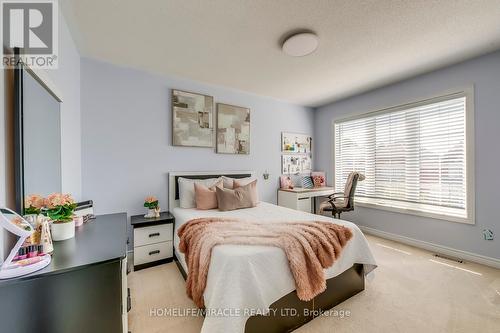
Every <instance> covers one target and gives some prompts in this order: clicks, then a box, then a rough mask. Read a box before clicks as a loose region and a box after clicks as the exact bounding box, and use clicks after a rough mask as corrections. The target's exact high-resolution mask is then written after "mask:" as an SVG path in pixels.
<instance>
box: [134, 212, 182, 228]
mask: <svg viewBox="0 0 500 333" xmlns="http://www.w3.org/2000/svg"><path fill="white" fill-rule="evenodd" d="M174 220H175V218H174V216H173V215H172V214H170V213H169V212H161V213H160V217H154V218H150V219H148V218H145V217H144V214H141V215H134V216H132V217H131V218H130V224H132V226H133V227H134V228H140V227H148V226H151V225H158V224H168V223H174Z"/></svg>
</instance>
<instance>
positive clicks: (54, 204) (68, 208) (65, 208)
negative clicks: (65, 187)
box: [44, 193, 76, 223]
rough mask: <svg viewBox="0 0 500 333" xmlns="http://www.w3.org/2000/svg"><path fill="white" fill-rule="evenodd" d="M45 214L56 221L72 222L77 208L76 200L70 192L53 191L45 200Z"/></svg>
mask: <svg viewBox="0 0 500 333" xmlns="http://www.w3.org/2000/svg"><path fill="white" fill-rule="evenodd" d="M44 205H45V208H44V214H46V215H47V216H48V217H49V218H50V219H51V220H52V221H54V223H64V222H71V221H72V220H73V212H74V211H75V208H76V203H75V200H73V198H72V197H71V195H69V194H62V193H52V194H51V195H49V196H48V197H47V198H46V199H45V200H44Z"/></svg>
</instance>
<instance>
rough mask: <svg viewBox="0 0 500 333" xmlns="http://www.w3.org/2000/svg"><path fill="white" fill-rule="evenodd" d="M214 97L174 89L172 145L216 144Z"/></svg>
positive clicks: (199, 145) (206, 145)
mask: <svg viewBox="0 0 500 333" xmlns="http://www.w3.org/2000/svg"><path fill="white" fill-rule="evenodd" d="M213 110H214V98H213V97H212V96H207V95H202V94H197V93H192V92H187V91H182V90H177V89H172V145H174V146H184V147H208V148H211V147H213V146H214V126H213V113H214V112H213Z"/></svg>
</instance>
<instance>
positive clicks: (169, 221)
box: [130, 212, 175, 271]
mask: <svg viewBox="0 0 500 333" xmlns="http://www.w3.org/2000/svg"><path fill="white" fill-rule="evenodd" d="M174 220H175V218H174V216H173V215H172V214H170V213H169V212H162V213H160V217H156V218H150V219H149V218H145V217H144V215H135V216H132V217H131V219H130V223H131V224H132V227H133V228H134V270H136V271H137V270H140V269H143V268H147V267H152V266H156V265H160V264H164V263H167V262H170V261H172V258H173V240H174Z"/></svg>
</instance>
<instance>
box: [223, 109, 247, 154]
mask: <svg viewBox="0 0 500 333" xmlns="http://www.w3.org/2000/svg"><path fill="white" fill-rule="evenodd" d="M217 153H219V154H246V155H248V154H250V109H248V108H244V107H241V106H234V105H228V104H223V103H217Z"/></svg>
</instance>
